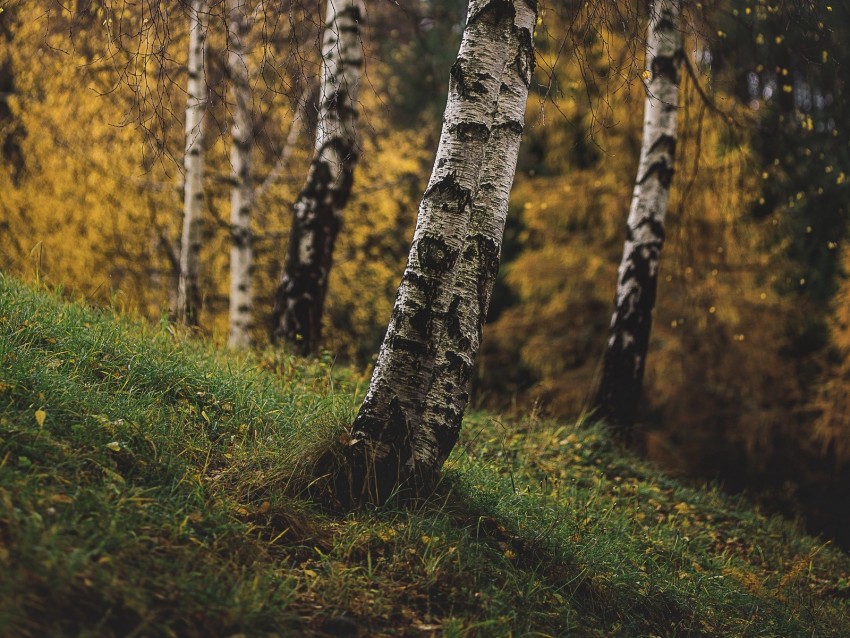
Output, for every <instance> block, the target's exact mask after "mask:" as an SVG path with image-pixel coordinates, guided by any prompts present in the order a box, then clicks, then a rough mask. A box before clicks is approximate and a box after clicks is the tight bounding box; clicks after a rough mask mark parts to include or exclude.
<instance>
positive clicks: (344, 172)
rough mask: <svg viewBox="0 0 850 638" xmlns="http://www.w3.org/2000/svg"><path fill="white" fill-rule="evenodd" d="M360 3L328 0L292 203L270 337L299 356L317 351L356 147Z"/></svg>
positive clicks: (360, 65)
mask: <svg viewBox="0 0 850 638" xmlns="http://www.w3.org/2000/svg"><path fill="white" fill-rule="evenodd" d="M364 15H365V9H364V5H363V0H328V8H327V20H326V22H325V32H324V39H323V45H322V59H323V67H322V79H321V85H320V96H319V118H318V123H317V126H316V145H315V150H314V153H313V160H312V162H311V164H310V171H309V173H308V175H307V181H306V183H305V185H304V188H303V189H302V190H301V193H300V194H299V195H298V199H297V200H296V202H295V204H294V206H293V219H292V229H291V231H290V236H289V246H288V248H287V253H286V259H285V263H284V268H283V274H282V276H281V282H280V284H279V286H278V288H277V293H276V295H275V307H274V311H273V315H272V323H273V325H274V328H273V333H272V340H273V341H276V340H279V339H285V340H287V341H288V342H289V343H290V344H291V346H292V347H293V349H295V350H296V351H297V352H299V353H301V354H313V353H314V352H315V351H316V350H317V349H318V346H319V343H320V339H321V329H322V313H323V310H324V304H325V297H326V295H327V288H328V277H329V275H330V269H331V264H332V261H333V249H334V245H335V243H336V237H337V234H338V232H339V228H340V224H341V221H342V211H343V209H344V207H345V205H346V203H347V202H348V199H349V196H350V194H351V187H352V183H353V179H354V166H355V164H356V162H357V158H358V155H359V151H358V148H357V137H356V125H357V113H358V108H357V101H358V94H359V88H360V75H361V69H362V66H363V50H362V43H361V42H360V22H361V20H362V19H363V16H364Z"/></svg>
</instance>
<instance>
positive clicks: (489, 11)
mask: <svg viewBox="0 0 850 638" xmlns="http://www.w3.org/2000/svg"><path fill="white" fill-rule="evenodd" d="M514 18H516V7H515V6H514V3H513V0H490V2H488V3H487V4H485V5H484V6H483V7H481V8H480V9H479V10H478V11H476V12H475V13H474V14H471V15H470V16H469V17H468V18H467V21H466V28H467V29H469V28H470V27H471V26H472V25H474V24H475V23H476V22H479V21H480V22H484V23H486V24H487V25H488V26H490V27H491V28H498V27H499V26H500V25H502V24H504V23H505V22H507V23H508V24H511V25H512V24H513V22H514Z"/></svg>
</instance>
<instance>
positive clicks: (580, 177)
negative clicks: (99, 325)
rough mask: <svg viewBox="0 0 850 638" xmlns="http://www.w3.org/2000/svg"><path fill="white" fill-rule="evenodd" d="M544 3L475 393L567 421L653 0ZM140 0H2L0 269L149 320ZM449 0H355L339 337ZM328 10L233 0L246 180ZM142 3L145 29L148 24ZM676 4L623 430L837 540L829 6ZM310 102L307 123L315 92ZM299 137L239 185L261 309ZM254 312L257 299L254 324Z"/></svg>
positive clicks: (451, 21) (165, 21) (219, 310)
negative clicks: (247, 136) (660, 221)
mask: <svg viewBox="0 0 850 638" xmlns="http://www.w3.org/2000/svg"><path fill="white" fill-rule="evenodd" d="M152 4H156V3H152ZM320 4H321V3H320ZM549 4H551V6H547V7H545V8H544V10H543V11H541V15H540V20H539V23H538V29H537V34H536V36H537V50H538V70H537V73H536V78H535V85H534V86H533V87H532V88H533V91H532V92H533V95H532V97H531V98H530V100H529V103H528V113H527V117H526V120H527V126H526V132H525V141H524V143H523V147H522V149H521V152H520V163H519V169H518V173H517V179H516V182H515V186H514V190H513V195H512V199H511V207H510V212H509V216H508V222H507V224H508V225H507V231H506V236H505V244H504V246H503V252H502V269H501V272H500V274H499V278H498V281H497V283H496V289H495V291H494V295H493V299H492V303H491V307H490V314H489V325H488V326H487V327H486V329H485V335H484V341H483V344H482V353H481V356H479V362H478V367H477V373H476V378H475V381H474V393H473V398H472V402H473V404H474V405H476V406H480V407H488V408H493V409H498V410H502V411H504V412H507V413H510V412H512V411H516V413H518V414H527V413H528V411H529V409H531V406H536V410H537V411H538V412H539V413H543V414H549V415H554V416H563V417H574V416H576V415H578V414H580V413H581V412H582V411H583V410H584V409H585V408H586V407H587V405H588V401H589V398H590V396H591V392H592V390H593V387H594V385H595V383H596V381H597V379H598V374H599V372H600V364H601V357H602V353H603V346H604V342H605V335H606V332H607V327H608V322H609V320H610V305H611V300H612V299H613V295H614V284H615V281H616V268H617V264H618V262H619V257H620V252H621V249H622V233H623V228H624V224H625V211H626V210H627V208H628V202H629V200H630V197H631V190H632V179H633V176H634V175H635V174H636V171H637V160H638V157H639V152H640V132H641V124H642V122H641V117H642V103H643V99H644V92H643V87H642V84H641V82H640V78H639V77H638V76H639V74H640V73H641V72H642V70H643V54H642V50H643V44H644V42H643V39H644V38H645V35H644V34H645V28H646V19H647V15H646V9H645V7H644V5H645V3H623V2H602V1H600V2H591V3H584V2H581V3H579V2H559V3H549ZM689 4H690V3H689ZM164 5H166V7H167V11H168V15H167V16H163V15H141V14H133V13H132V10H131V9H130V8H126V7H125V8H123V9H121V8H118V7H119V5H117V4H116V5H115V6H114V7H113V6H111V5H110V4H109V3H105V4H104V3H102V2H93V1H92V2H87V1H85V0H79V1H77V2H74V3H71V4H70V5H69V4H68V3H65V6H64V8H63V7H62V6H60V5H59V4H58V3H56V2H53V1H52V0H33V1H32V2H29V1H28V2H17V3H14V2H13V3H8V4H7V5H6V6H5V10H4V11H3V12H2V13H0V37H2V39H3V43H2V46H0V97H2V99H0V152H2V163H0V268H2V269H3V270H4V271H6V272H11V273H15V274H17V275H19V276H21V277H24V278H29V279H32V278H35V277H37V278H38V279H39V280H40V281H42V282H44V283H46V284H48V285H60V284H61V285H63V286H64V289H65V291H66V292H67V293H68V294H69V295H71V296H74V297H83V298H85V299H87V300H88V301H89V302H91V303H93V304H108V303H112V304H115V305H118V306H119V307H121V308H123V309H125V310H127V311H129V312H132V313H135V314H138V315H140V316H143V317H146V318H149V319H151V320H158V319H160V318H162V317H163V316H165V315H166V314H167V309H168V307H169V303H171V302H173V300H172V299H170V297H171V296H172V295H173V291H174V290H176V288H175V284H176V279H175V277H176V271H175V267H176V264H175V261H174V256H175V252H174V248H175V246H176V243H177V239H178V237H179V227H180V209H181V201H182V200H181V192H180V184H181V183H182V173H181V168H180V166H181V163H180V162H181V159H182V157H181V152H182V142H181V135H182V129H183V109H184V108H185V89H183V88H181V87H185V79H186V76H185V73H186V71H185V67H186V55H187V51H188V33H189V32H188V25H189V20H188V14H187V10H186V8H185V6H184V5H183V4H182V3H164ZM223 5H224V3H223V2H220V3H216V2H212V3H211V7H210V12H211V13H210V40H209V45H208V46H209V61H208V81H209V83H210V87H211V88H210V91H211V92H210V101H209V105H208V114H209V117H210V126H209V127H208V130H207V132H206V133H205V136H206V137H205V142H206V150H207V155H206V158H205V168H206V172H207V177H206V179H205V182H204V192H205V195H206V201H207V211H206V212H205V214H206V218H205V222H204V229H203V233H204V237H205V241H204V246H203V248H202V250H201V291H202V308H201V314H200V317H199V320H200V321H199V323H200V330H201V331H202V333H203V334H204V335H205V336H207V337H209V338H212V339H215V340H218V341H220V342H222V343H223V342H224V340H225V339H226V335H227V302H228V268H229V264H228V262H229V243H230V235H229V223H228V220H227V218H228V211H229V194H230V191H229V188H230V187H229V183H228V181H229V180H228V179H227V176H228V175H229V174H230V160H229V136H228V135H227V130H228V127H229V125H230V122H231V121H232V112H233V104H232V99H231V98H229V97H228V92H227V88H228V82H227V79H226V73H225V71H224V69H225V62H226V60H225V55H226V44H225V36H224V33H225V30H224V23H223V14H224V7H223ZM465 5H466V3H465V2H464V1H463V0H427V1H426V0H421V1H420V0H409V1H408V2H403V3H400V4H395V3H392V2H388V1H387V2H383V1H382V2H374V3H371V4H370V6H369V7H368V8H367V17H366V20H365V22H364V25H363V46H364V56H365V57H364V59H365V65H364V76H363V81H362V85H361V86H362V88H361V94H360V102H361V104H360V106H361V122H362V135H361V143H362V154H361V160H360V164H359V165H358V169H357V170H358V173H357V174H358V177H357V185H356V186H355V188H354V191H353V192H352V200H351V202H350V203H349V205H348V208H347V212H346V215H345V224H344V227H343V229H342V231H341V234H340V236H339V242H338V244H337V247H336V258H335V265H334V268H333V271H332V274H331V281H330V289H329V292H328V300H327V306H326V316H325V324H324V330H323V332H324V344H323V347H324V348H325V349H326V350H328V351H329V352H331V353H333V354H334V356H336V358H337V360H338V361H340V362H350V363H352V364H353V365H355V366H358V367H367V366H369V365H370V364H371V363H372V357H373V356H374V354H375V352H376V351H377V347H378V344H379V343H380V340H381V338H382V337H383V333H384V330H385V328H386V325H387V321H388V319H389V314H390V310H391V308H392V302H393V296H394V295H395V291H396V288H397V285H398V282H399V280H400V278H401V273H402V269H403V266H404V262H405V257H406V255H407V247H408V246H409V243H410V238H411V235H412V230H413V225H414V222H415V220H414V219H413V211H415V210H416V204H417V202H418V199H419V197H420V196H421V193H422V191H423V189H424V184H425V180H426V179H427V175H428V168H429V165H430V162H431V161H432V160H433V153H434V150H435V148H436V141H437V135H438V133H439V126H440V114H441V113H442V110H443V107H444V105H445V98H446V85H447V78H448V69H449V66H450V65H451V63H452V61H453V59H454V56H455V54H456V52H457V46H458V42H459V36H460V33H461V25H462V23H463V20H464V11H465ZM120 6H124V5H120ZM159 6H162V5H159ZM256 6H257V5H256V3H254V4H252V5H251V8H256ZM69 7H70V10H69ZM164 10H165V9H164ZM322 10H323V7H322V6H318V5H315V6H314V5H309V6H308V5H304V6H301V5H298V4H290V3H283V2H268V3H266V5H265V10H261V11H258V12H257V13H256V19H257V20H258V23H257V25H256V33H257V35H258V37H259V38H260V40H261V43H262V44H261V46H253V47H251V48H250V53H249V54H248V55H249V56H250V59H249V68H252V69H256V70H257V72H256V74H255V75H254V76H252V79H251V87H252V101H251V116H252V122H253V127H254V133H255V136H256V149H255V154H254V158H253V160H254V175H255V183H257V184H262V183H263V181H264V179H265V177H266V176H267V175H268V174H269V173H270V172H271V171H272V170H273V168H274V167H275V166H276V165H277V164H278V159H279V157H280V154H281V152H282V151H283V149H284V148H285V147H286V138H287V136H288V134H289V132H290V128H291V123H292V120H293V118H294V114H295V113H296V112H297V111H298V108H297V106H298V102H299V100H301V98H302V96H303V94H304V92H305V89H306V88H307V87H308V86H309V83H310V82H314V81H315V80H316V78H317V77H318V75H319V70H320V61H319V42H320V27H321V24H322ZM122 11H124V13H122ZM145 19H147V20H148V23H147V24H153V25H157V29H147V30H145V29H142V28H141V27H142V25H144V24H145V23H144V20H145ZM684 21H685V24H686V25H687V26H686V28H685V33H684V49H685V52H686V54H687V58H688V60H689V62H688V66H689V67H690V68H692V69H693V71H694V73H693V74H691V73H689V72H687V71H685V72H683V77H682V84H681V97H680V113H679V127H680V138H679V144H678V146H677V174H676V177H675V180H674V185H673V188H672V191H671V198H670V206H669V212H668V221H669V229H670V231H669V233H668V235H667V238H666V242H665V254H664V256H663V257H662V259H661V271H660V276H659V289H658V298H657V305H656V310H655V317H654V329H653V336H652V339H651V342H650V346H649V348H650V354H649V359H648V365H647V370H646V376H645V388H646V389H647V392H646V394H645V397H646V399H645V400H644V401H643V402H642V404H641V407H640V410H639V412H638V414H637V421H638V424H639V428H640V430H641V432H642V436H643V447H644V448H645V451H646V454H647V455H649V456H650V457H652V458H653V459H656V460H657V461H659V462H661V463H663V464H665V465H666V466H667V467H668V468H671V469H673V470H674V471H676V472H680V473H683V474H687V475H690V476H694V477H699V478H719V479H720V480H721V481H722V482H724V484H726V485H727V486H728V487H730V488H732V489H742V488H749V489H751V490H754V491H757V492H759V493H761V494H763V495H765V502H767V503H771V504H772V505H773V506H775V507H779V508H780V509H783V510H784V511H786V512H792V513H794V512H802V513H803V514H805V515H806V517H807V520H808V521H809V522H810V523H811V524H812V525H814V526H815V529H819V530H825V531H827V532H828V533H831V534H838V535H839V536H840V537H841V538H842V539H843V540H844V542H850V535H848V533H847V532H846V530H847V529H850V526H848V523H850V505H848V504H847V500H846V498H844V496H843V495H844V494H846V491H847V489H848V488H850V463H848V460H850V400H848V398H847V397H848V394H849V393H848V390H850V283H848V280H847V278H846V276H845V273H846V271H847V268H848V266H850V256H848V250H847V248H846V237H847V232H848V222H850V220H848V201H850V197H849V196H848V195H850V193H848V183H847V173H848V172H850V157H848V155H850V145H848V139H850V136H849V135H848V130H850V128H848V127H850V121H848V119H850V104H848V103H847V102H848V97H847V81H848V73H850V71H848V68H850V67H848V62H850V61H848V60H847V56H848V55H850V54H848V47H847V45H848V42H847V39H848V34H849V33H850V9H848V8H847V6H846V3H839V2H833V3H829V2H809V1H807V0H795V1H793V2H792V1H790V0H788V1H782V0H773V1H770V0H713V1H709V2H703V3H701V4H700V5H699V7H697V5H696V4H692V5H691V6H690V8H689V10H688V11H686V13H685V16H684ZM120 25H134V28H133V29H130V28H124V29H123V31H121V30H120V29H119V26H120ZM159 25H163V28H159ZM165 25H167V32H166V31H164V30H163V29H164V26H165ZM119 31H120V32H122V33H124V34H125V35H124V36H123V39H122V40H121V41H120V42H118V41H117V40H116V35H115V34H116V33H118V32H119ZM119 45H120V46H119ZM139 51H141V52H142V53H144V54H145V55H142V56H139V55H138V52H139ZM122 74H123V77H121V76H122ZM128 79H129V80H132V81H129V80H128ZM134 86H135V87H136V88H133V87H134ZM304 112H305V113H306V120H307V124H308V126H307V128H308V129H309V128H310V127H311V126H313V125H314V124H315V113H316V111H315V105H313V106H311V107H308V108H307V109H305V110H304ZM139 124H141V126H139ZM311 146H312V143H311V134H310V131H309V130H308V131H305V132H304V133H303V134H301V135H300V136H299V137H298V141H297V143H296V144H295V147H294V150H293V151H292V154H291V157H290V158H289V159H288V160H287V161H286V163H285V170H283V171H278V173H279V177H278V178H277V179H275V180H274V181H273V183H270V184H269V185H268V187H267V188H263V189H262V190H261V194H260V195H259V196H258V198H257V201H256V202H255V215H254V219H253V221H252V224H253V225H252V234H253V236H254V249H255V266H254V304H255V308H257V309H263V308H271V306H272V301H271V299H272V295H273V291H274V286H275V284H276V280H277V277H278V275H279V273H280V270H281V266H282V264H281V263H280V261H279V260H280V255H281V254H282V250H281V247H282V246H285V245H286V240H287V238H288V232H289V223H290V222H289V215H288V211H289V210H290V208H291V205H292V202H293V200H294V198H295V197H296V195H297V189H298V188H299V187H300V186H301V184H302V183H303V180H304V177H305V176H306V174H307V168H308V164H309V156H310V151H311ZM629 176H632V177H629ZM267 330H268V323H267V317H265V316H263V315H262V313H261V312H258V313H257V315H256V317H255V321H254V334H253V338H254V340H255V341H256V342H257V343H258V345H260V346H263V345H265V343H264V340H265V339H267V337H266V336H265V335H266V334H267ZM842 508H843V510H842Z"/></svg>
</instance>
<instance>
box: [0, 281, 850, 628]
mask: <svg viewBox="0 0 850 638" xmlns="http://www.w3.org/2000/svg"><path fill="white" fill-rule="evenodd" d="M364 388H365V381H364V379H363V378H362V376H360V375H358V374H356V373H354V372H352V371H350V370H347V369H345V368H340V367H336V366H334V365H333V364H332V361H331V360H330V359H329V358H325V359H321V360H318V361H313V362H306V361H303V360H299V359H296V358H293V357H290V356H288V355H286V354H282V353H272V352H267V353H261V354H241V355H233V354H226V353H222V352H219V351H215V350H213V349H210V348H209V347H207V346H205V345H203V344H202V343H200V341H199V340H197V339H193V338H191V337H189V336H185V335H181V334H179V333H178V334H175V333H174V331H173V330H172V329H170V328H169V327H168V326H167V325H161V326H142V325H138V324H133V323H131V322H129V321H127V320H123V319H120V318H119V319H116V318H115V317H114V316H112V314H111V313H109V312H106V311H93V310H90V309H86V308H84V307H82V306H80V305H70V304H66V303H64V302H62V301H61V300H60V299H59V298H58V295H51V294H46V293H43V292H34V291H32V290H31V289H28V288H25V287H23V286H21V285H19V284H17V283H15V282H13V281H11V280H9V279H6V278H3V277H0V635H3V636H7V635H8V636H22V637H27V636H46V635H49V636H80V635H85V636H199V637H200V636H204V637H207V636H233V635H240V634H241V635H245V636H264V635H279V636H288V635H317V636H320V635H334V636H344V635H349V636H380V635H387V636H390V635H410V636H431V635H442V636H626V637H631V636H724V637H726V636H783V637H785V636H836V637H838V636H846V635H850V615H848V606H850V603H848V599H850V583H849V582H848V580H849V579H850V559H848V556H847V555H846V554H844V553H842V552H841V551H840V550H838V549H836V548H835V547H833V546H831V545H830V544H829V543H826V542H823V541H820V540H818V539H815V538H811V537H808V536H806V535H804V534H803V533H802V532H801V531H799V529H797V528H796V527H795V526H793V525H792V524H790V523H788V522H786V521H783V520H780V519H777V518H766V517H764V516H762V515H760V514H759V513H758V512H756V511H754V510H753V509H752V507H751V506H748V505H747V504H746V503H745V502H743V501H740V500H733V499H731V498H729V497H727V496H724V495H723V494H721V493H720V492H719V491H718V490H716V489H702V490H698V489H690V488H686V487H684V486H682V485H680V484H678V483H677V482H676V481H674V480H672V479H669V478H667V477H665V476H664V475H662V474H661V473H659V472H658V471H656V470H654V469H653V468H651V467H649V466H647V465H646V464H644V463H642V462H641V461H639V460H637V459H635V458H632V457H630V456H628V455H624V454H623V453H622V452H620V451H618V449H617V448H616V447H615V446H613V445H612V444H611V443H610V441H609V439H608V437H607V436H606V434H605V432H604V430H603V429H602V428H601V427H599V426H593V425H581V424H578V425H574V424H568V425H565V424H562V423H552V422H546V421H540V420H537V419H535V418H534V417H533V416H530V417H528V418H527V419H524V420H520V421H515V422H511V423H502V422H500V421H499V419H498V418H495V417H493V416H490V415H486V414H473V415H471V416H470V417H468V418H467V420H466V423H465V426H464V434H463V436H462V440H461V444H460V445H458V448H457V450H456V452H455V454H454V455H453V456H452V458H451V459H450V461H449V463H448V465H447V468H446V471H445V473H444V477H443V480H442V482H441V484H440V485H439V487H438V489H437V491H436V492H435V494H434V495H433V496H432V497H431V498H429V499H427V500H424V501H420V502H416V503H413V504H407V505H405V506H402V505H400V504H398V503H394V502H392V501H391V502H390V503H389V504H388V505H385V506H383V507H380V508H375V509H369V510H364V511H359V512H355V513H349V514H345V515H342V514H335V513H332V512H329V511H327V510H323V509H321V508H320V507H318V506H316V505H314V504H311V503H310V502H309V500H308V499H306V498H305V497H304V493H305V488H307V487H308V484H309V480H310V479H309V477H310V476H311V475H312V469H313V464H314V463H315V460H316V458H318V456H319V455H320V454H321V453H322V451H323V450H325V449H327V447H328V446H329V445H330V444H331V443H332V442H333V441H334V440H336V439H337V437H339V436H340V435H341V434H342V433H343V432H344V429H345V426H346V424H348V423H349V422H350V421H351V419H352V418H353V416H354V413H355V410H356V409H357V406H358V401H359V398H360V397H361V395H362V391H363V390H364Z"/></svg>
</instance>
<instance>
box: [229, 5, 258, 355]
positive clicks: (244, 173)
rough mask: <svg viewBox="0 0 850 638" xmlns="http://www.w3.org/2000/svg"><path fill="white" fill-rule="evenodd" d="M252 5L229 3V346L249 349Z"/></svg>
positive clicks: (252, 141) (251, 315)
mask: <svg viewBox="0 0 850 638" xmlns="http://www.w3.org/2000/svg"><path fill="white" fill-rule="evenodd" d="M245 3H246V0H227V7H226V8H227V18H228V20H227V32H228V52H227V66H228V71H229V74H230V83H231V91H232V94H233V126H232V128H231V139H232V141H231V146H230V166H231V177H232V180H233V184H232V186H231V190H230V233H231V248H230V320H229V326H230V329H229V332H228V336H227V345H228V346H229V347H230V348H244V347H247V346H249V345H250V344H251V326H252V323H253V312H252V300H251V268H252V265H253V252H252V246H251V208H252V206H253V196H252V192H251V149H252V146H253V143H254V139H253V131H252V126H251V87H250V85H249V83H248V66H247V61H246V50H245V47H246V43H247V39H248V19H247V7H246V4H245Z"/></svg>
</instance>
